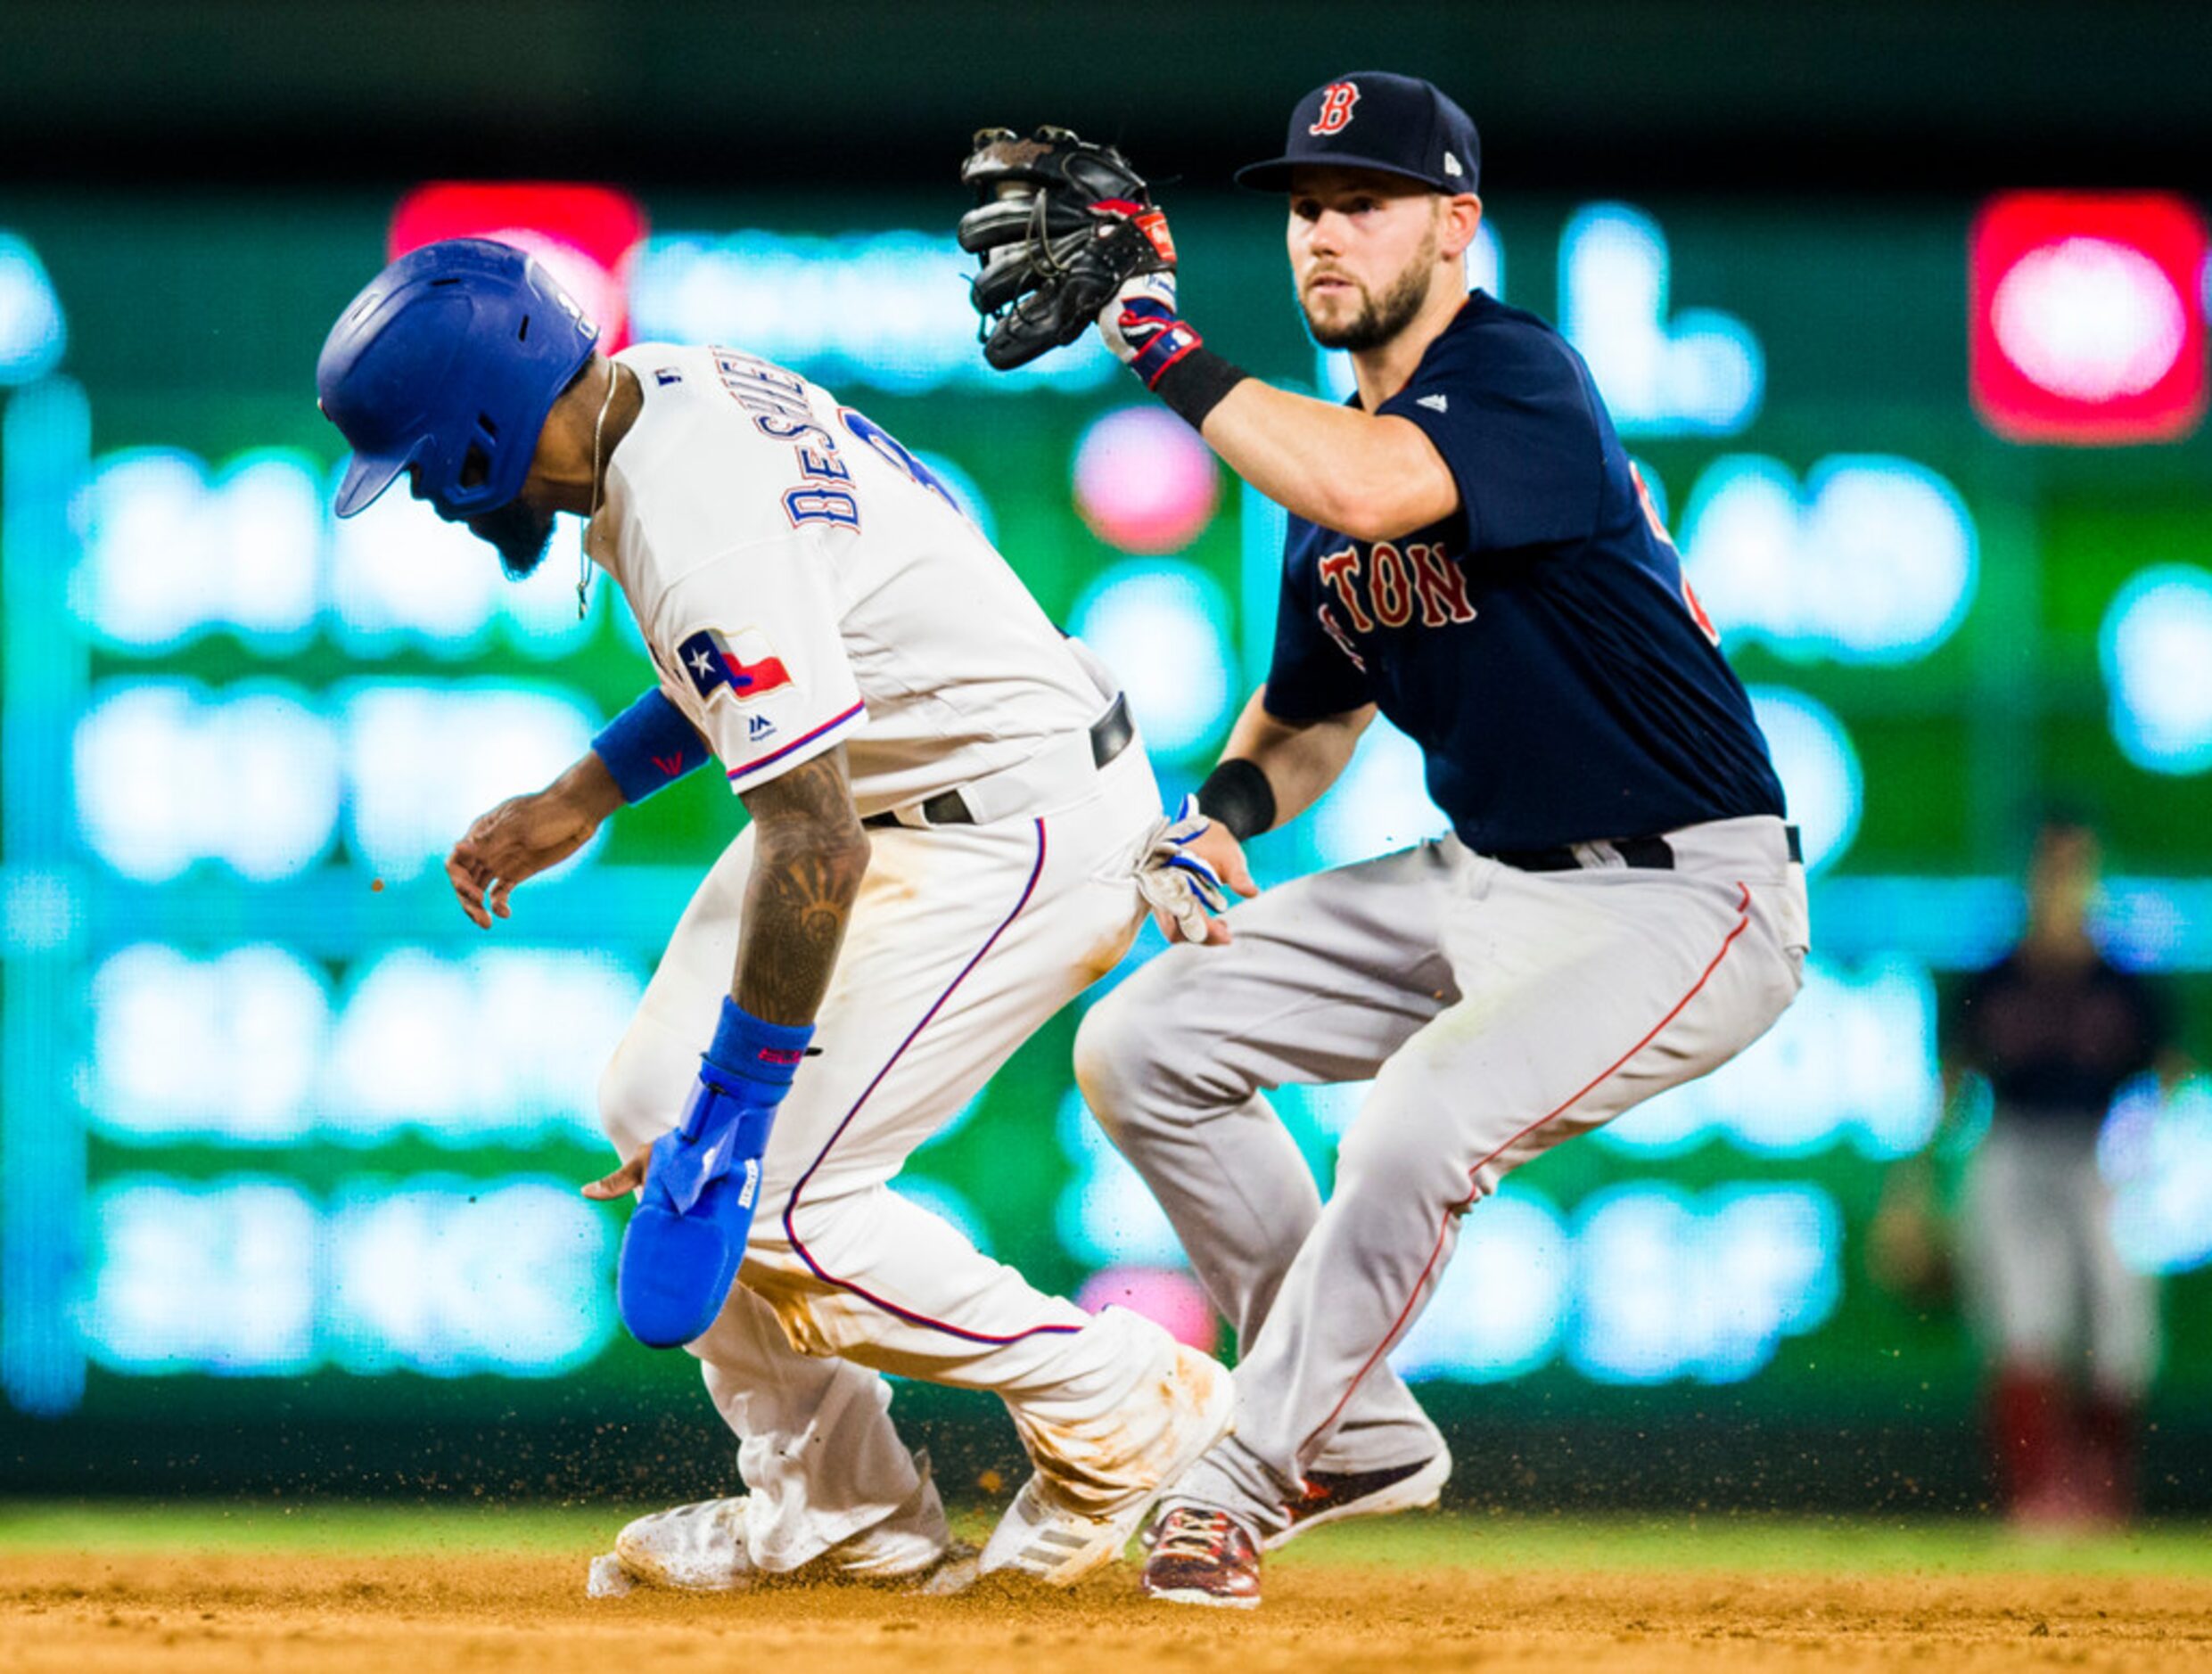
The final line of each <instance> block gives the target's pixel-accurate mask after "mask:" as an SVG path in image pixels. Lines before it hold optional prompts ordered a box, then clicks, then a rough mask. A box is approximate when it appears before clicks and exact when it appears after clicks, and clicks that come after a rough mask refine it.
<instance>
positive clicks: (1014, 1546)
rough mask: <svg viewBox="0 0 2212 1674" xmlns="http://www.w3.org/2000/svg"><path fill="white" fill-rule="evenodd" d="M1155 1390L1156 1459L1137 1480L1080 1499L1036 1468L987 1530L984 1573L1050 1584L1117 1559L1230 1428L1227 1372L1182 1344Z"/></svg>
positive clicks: (1140, 1468) (1067, 1582)
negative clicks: (1102, 1498)
mask: <svg viewBox="0 0 2212 1674" xmlns="http://www.w3.org/2000/svg"><path fill="white" fill-rule="evenodd" d="M1160 1394H1161V1399H1163V1400H1164V1402H1165V1403H1166V1406H1167V1411H1166V1413H1165V1416H1164V1432H1163V1434H1162V1436H1161V1437H1160V1439H1159V1440H1157V1441H1155V1443H1154V1444H1153V1445H1152V1446H1151V1447H1150V1448H1148V1449H1147V1451H1148V1452H1149V1453H1151V1454H1152V1455H1153V1456H1154V1457H1151V1458H1149V1459H1147V1460H1144V1461H1142V1462H1141V1464H1139V1465H1136V1467H1135V1469H1134V1470H1133V1471H1132V1472H1131V1474H1133V1475H1135V1476H1137V1477H1138V1479H1139V1486H1138V1487H1136V1488H1135V1489H1133V1490H1131V1491H1129V1492H1126V1493H1124V1494H1123V1495H1122V1496H1121V1497H1120V1498H1117V1499H1114V1500H1111V1501H1108V1502H1106V1504H1104V1505H1098V1504H1096V1503H1089V1504H1086V1503H1079V1502H1078V1500H1077V1498H1075V1496H1074V1495H1073V1494H1072V1493H1071V1492H1070V1490H1069V1489H1067V1488H1066V1487H1065V1485H1063V1484H1062V1483H1060V1482H1059V1481H1056V1480H1055V1478H1054V1477H1053V1476H1052V1475H1051V1474H1050V1473H1048V1472H1047V1471H1044V1470H1041V1469H1040V1470H1039V1471H1037V1472H1036V1473H1033V1474H1032V1476H1031V1477H1030V1479H1029V1481H1026V1482H1024V1483H1023V1484H1022V1490H1021V1492H1020V1493H1018V1494H1016V1496H1015V1497H1014V1503H1013V1504H1012V1505H1011V1506H1007V1510H1006V1514H1005V1515H1004V1516H1003V1517H1001V1518H999V1526H998V1527H997V1528H996V1529H993V1530H991V1539H989V1540H988V1541H987V1542H985V1543H984V1546H983V1561H982V1563H981V1566H980V1570H981V1573H983V1574H984V1575H990V1574H992V1573H994V1572H997V1571H1012V1572H1014V1573H1016V1574H1018V1575H1024V1576H1027V1577H1029V1578H1031V1579H1032V1580H1039V1581H1042V1582H1044V1583H1045V1584H1046V1585H1047V1586H1048V1587H1073V1585H1074V1584H1075V1583H1076V1582H1078V1581H1080V1580H1083V1579H1084V1578H1085V1577H1086V1576H1089V1575H1092V1574H1095V1573H1096V1572H1097V1571H1099V1570H1101V1569H1103V1568H1105V1567H1106V1565H1107V1564H1109V1563H1113V1562H1114V1559H1116V1558H1118V1557H1120V1556H1121V1555H1122V1547H1126V1546H1127V1545H1128V1544H1129V1541H1130V1537H1131V1536H1132V1535H1134V1534H1135V1533H1136V1532H1137V1530H1138V1527H1139V1525H1140V1524H1141V1523H1142V1522H1144V1520H1145V1514H1146V1513H1147V1512H1148V1511H1150V1510H1151V1509H1152V1507H1153V1506H1154V1504H1155V1502H1156V1501H1157V1500H1158V1499H1159V1498H1160V1496H1161V1495H1162V1494H1163V1493H1164V1492H1165V1491H1166V1489H1168V1487H1169V1486H1170V1485H1171V1484H1172V1483H1173V1482H1174V1481H1176V1479H1177V1478H1179V1477H1180V1476H1181V1475H1182V1473H1184V1472H1185V1471H1187V1470H1188V1469H1189V1468H1190V1467H1191V1466H1192V1465H1196V1463H1197V1462H1198V1460H1199V1458H1200V1457H1201V1456H1203V1455H1204V1454H1205V1451H1206V1449H1207V1448H1211V1447H1213V1444H1214V1443H1215V1442H1217V1441H1219V1440H1221V1438H1222V1437H1223V1436H1225V1435H1227V1434H1228V1433H1229V1425H1230V1423H1231V1421H1232V1420H1233V1419H1234V1417H1235V1416H1236V1410H1237V1391H1236V1386H1235V1384H1234V1383H1231V1381H1230V1379H1229V1373H1228V1371H1227V1370H1226V1369H1224V1368H1223V1367H1222V1366H1221V1365H1219V1364H1218V1363H1217V1362H1215V1361H1213V1360H1212V1359H1210V1358H1207V1357H1206V1356H1205V1355H1203V1354H1200V1353H1199V1352H1198V1351H1197V1350H1195V1349H1187V1348H1184V1347H1182V1346H1181V1345H1180V1344H1178V1345H1176V1347H1175V1350H1174V1356H1173V1359H1172V1363H1171V1365H1170V1368H1169V1371H1168V1374H1167V1375H1166V1377H1164V1379H1163V1380H1162V1382H1161V1386H1160Z"/></svg>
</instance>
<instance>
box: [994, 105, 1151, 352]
mask: <svg viewBox="0 0 2212 1674" xmlns="http://www.w3.org/2000/svg"><path fill="white" fill-rule="evenodd" d="M960 178H961V180H962V181H964V182H966V184H967V185H971V186H973V187H974V188H975V207H974V209H970V210H969V211H968V212H967V213H966V215H964V216H962V217H960V227H959V237H960V248H961V249H962V250H966V251H968V252H969V253H970V254H971V255H975V256H981V257H982V258H983V271H982V272H981V273H979V274H977V275H975V279H974V283H973V284H972V285H971V286H970V287H969V291H968V296H969V300H971V301H972V302H974V305H975V311H976V313H978V314H980V315H982V316H983V324H982V327H981V329H980V333H979V334H980V335H981V337H982V339H983V358H984V359H985V360H987V361H989V362H990V363H991V365H993V366H995V367H997V368H998V369H999V371H1001V372H1004V371H1006V370H1007V369H1009V368H1011V367H1015V366H1019V365H1025V364H1026V363H1028V362H1030V361H1032V360H1034V359H1036V358H1037V357H1038V356H1040V355H1041V354H1043V353H1044V352H1045V351H1046V350H1047V349H1057V348H1059V347H1060V346H1061V345H1062V344H1064V343H1072V342H1073V341H1075V340H1076V339H1077V338H1078V337H1081V335H1082V334H1083V332H1085V331H1086V330H1088V329H1089V328H1090V324H1091V322H1092V321H1093V320H1094V319H1096V318H1097V317H1098V310H1099V309H1100V308H1104V307H1105V306H1106V302H1107V301H1108V300H1110V299H1111V298H1112V297H1113V296H1114V292H1115V291H1118V290H1119V289H1120V288H1121V286H1122V283H1124V282H1125V281H1127V280H1128V279H1130V278H1131V277H1132V276H1134V275H1139V274H1146V273H1164V272H1170V271H1172V270H1173V268H1174V266H1175V246H1174V242H1173V241H1172V240H1171V239H1170V238H1169V237H1168V232H1167V221H1166V217H1164V216H1163V215H1161V213H1160V212H1159V210H1157V209H1155V208H1154V207H1153V203H1152V191H1151V188H1150V187H1149V186H1147V185H1146V184H1145V179H1144V176H1142V175H1139V173H1138V172H1137V171H1136V170H1135V169H1134V168H1131V167H1130V166H1129V160H1127V159H1126V158H1124V157H1123V156H1122V154H1121V152H1117V151H1115V150H1114V148H1113V147H1112V146H1111V145H1097V144H1092V143H1091V142H1090V141H1089V140H1086V139H1083V138H1081V137H1080V136H1079V135H1075V134H1073V133H1072V132H1070V131H1069V130H1068V129H1066V128H1064V127H1040V128H1039V129H1038V130H1037V132H1036V134H1035V135H1033V136H1032V137H1031V138H1029V139H1023V138H1020V137H1019V136H1017V135H1016V134H1015V133H1014V131H1013V130H1012V129H1010V128H1003V127H987V128H984V129H983V130H982V131H981V132H979V133H978V134H977V135H975V143H974V150H973V151H971V152H969V153H968V156H967V160H966V162H965V163H963V164H961V166H960Z"/></svg>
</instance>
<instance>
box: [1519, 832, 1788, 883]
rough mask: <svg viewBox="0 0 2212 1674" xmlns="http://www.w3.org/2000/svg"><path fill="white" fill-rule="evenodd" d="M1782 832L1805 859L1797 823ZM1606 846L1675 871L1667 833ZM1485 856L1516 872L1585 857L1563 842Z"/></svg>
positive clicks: (1578, 862)
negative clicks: (1540, 847)
mask: <svg viewBox="0 0 2212 1674" xmlns="http://www.w3.org/2000/svg"><path fill="white" fill-rule="evenodd" d="M1782 833H1783V835H1784V836H1785V837H1786V838H1787V839H1788V841H1789V858H1791V859H1792V860H1796V861H1800V862H1802V861H1803V860H1804V859H1805V848H1804V845H1803V843H1802V842H1801V841H1799V839H1798V836H1797V827H1796V826H1795V825H1785V826H1783V827H1782ZM1606 847H1607V848H1608V849H1611V850H1612V851H1613V852H1614V853H1615V854H1616V855H1618V856H1620V858H1621V864H1622V865H1623V866H1632V867H1634V868H1635V869H1636V870H1637V871H1640V872H1672V871H1673V869H1674V851H1673V849H1671V848H1669V847H1668V846H1667V841H1666V839H1665V838H1664V837H1613V838H1608V839H1607V840H1606ZM1485 858H1488V859H1492V860H1495V861H1496V862H1497V863H1498V864H1499V865H1500V866H1511V867H1512V868H1513V869H1514V870H1515V871H1516V872H1579V871H1581V870H1582V866H1583V862H1582V857H1581V856H1580V855H1578V854H1577V853H1576V852H1575V848H1574V846H1573V845H1571V844H1567V843H1561V844H1560V845H1559V846H1558V847H1557V848H1554V849H1490V850H1487V851H1486V855H1485Z"/></svg>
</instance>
